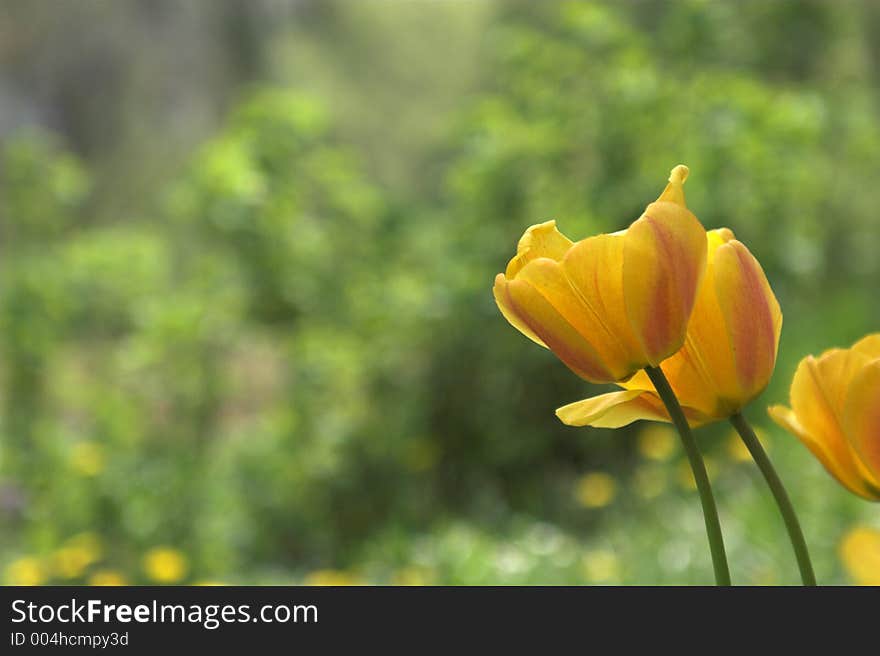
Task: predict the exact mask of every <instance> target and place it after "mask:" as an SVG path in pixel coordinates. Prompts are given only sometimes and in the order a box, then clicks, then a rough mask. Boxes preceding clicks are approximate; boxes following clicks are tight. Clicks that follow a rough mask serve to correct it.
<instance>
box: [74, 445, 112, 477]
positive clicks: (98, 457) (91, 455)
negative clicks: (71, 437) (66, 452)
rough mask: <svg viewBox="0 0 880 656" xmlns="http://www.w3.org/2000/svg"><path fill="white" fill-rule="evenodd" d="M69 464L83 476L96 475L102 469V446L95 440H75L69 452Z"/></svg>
mask: <svg viewBox="0 0 880 656" xmlns="http://www.w3.org/2000/svg"><path fill="white" fill-rule="evenodd" d="M70 464H71V466H72V467H73V469H74V471H76V472H78V473H79V474H82V475H83V476H97V475H98V474H100V473H101V472H102V471H104V448H103V447H102V446H101V445H100V444H98V443H97V442H92V441H86V442H77V443H76V444H74V445H73V449H72V450H71V453H70Z"/></svg>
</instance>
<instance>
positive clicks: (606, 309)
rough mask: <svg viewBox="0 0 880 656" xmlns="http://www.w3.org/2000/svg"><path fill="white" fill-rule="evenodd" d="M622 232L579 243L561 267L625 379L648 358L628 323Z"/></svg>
mask: <svg viewBox="0 0 880 656" xmlns="http://www.w3.org/2000/svg"><path fill="white" fill-rule="evenodd" d="M624 242H625V237H624V235H622V234H613V235H598V236H596V237H590V238H589V239H584V240H583V241H580V242H578V243H577V244H575V245H574V246H572V247H571V249H569V251H568V252H567V253H566V254H565V257H564V258H563V260H562V269H563V271H564V273H565V276H566V277H567V278H568V280H569V282H570V284H571V287H572V289H574V290H575V293H576V294H577V296H578V297H579V299H580V301H581V302H582V304H583V306H584V307H586V308H587V309H588V312H589V313H590V316H591V319H592V321H593V325H592V326H590V330H591V333H590V334H594V335H597V336H601V337H600V339H601V342H602V346H601V349H600V350H601V352H602V353H603V355H606V354H607V358H608V359H609V360H610V361H614V362H615V363H617V364H616V369H617V373H618V374H619V377H620V378H624V377H626V376H628V375H630V374H632V373H633V372H634V371H636V370H638V369H640V368H641V367H643V366H644V365H645V364H646V363H647V360H646V357H645V354H644V351H643V350H642V347H641V344H640V342H639V341H638V339H637V338H636V336H635V334H634V333H633V331H632V328H631V327H630V325H629V319H628V318H627V315H626V307H625V303H624V298H623V277H622V275H621V271H622V267H623V247H624Z"/></svg>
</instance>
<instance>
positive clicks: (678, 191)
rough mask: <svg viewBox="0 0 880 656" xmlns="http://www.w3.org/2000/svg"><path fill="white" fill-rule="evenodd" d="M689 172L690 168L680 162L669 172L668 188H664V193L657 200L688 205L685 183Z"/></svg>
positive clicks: (683, 205)
mask: <svg viewBox="0 0 880 656" xmlns="http://www.w3.org/2000/svg"><path fill="white" fill-rule="evenodd" d="M689 173H690V169H689V168H688V167H686V166H685V165H684V164H679V165H678V166H676V167H675V168H674V169H672V171H671V172H670V174H669V184H668V185H666V189H664V190H663V193H662V194H660V197H659V198H658V199H657V200H663V201H669V202H670V203H676V204H677V205H681V206H682V207H687V204H686V203H685V199H684V183H685V180H687V178H688V174H689Z"/></svg>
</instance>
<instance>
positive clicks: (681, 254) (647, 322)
mask: <svg viewBox="0 0 880 656" xmlns="http://www.w3.org/2000/svg"><path fill="white" fill-rule="evenodd" d="M705 269H706V231H705V230H704V229H703V226H702V225H700V222H699V221H698V220H697V217H695V216H694V215H693V214H691V212H689V211H688V210H687V209H686V208H685V207H683V206H681V205H679V204H677V203H674V202H669V201H657V202H654V203H651V204H650V205H648V207H647V209H646V210H645V213H644V214H643V215H642V216H641V217H640V218H639V219H637V220H636V221H635V222H634V223H633V224H632V225H631V226H630V227H629V229H627V231H626V233H625V243H624V249H623V295H624V300H625V307H626V313H627V316H628V317H629V321H630V325H631V326H632V328H633V332H634V333H635V335H636V337H637V338H638V339H639V341H640V342H641V344H642V345H643V348H644V352H645V355H646V357H647V360H648V363H650V364H652V365H655V366H656V365H658V364H660V362H662V361H663V360H665V359H666V358H667V357H669V356H670V355H672V354H673V353H675V352H676V351H677V350H678V349H679V348H681V346H682V344H684V339H685V331H686V329H687V323H688V319H689V318H690V316H691V311H692V310H693V306H694V301H695V299H696V295H697V290H698V288H699V285H700V281H701V280H702V277H703V274H704V272H705Z"/></svg>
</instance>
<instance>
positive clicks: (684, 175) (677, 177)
mask: <svg viewBox="0 0 880 656" xmlns="http://www.w3.org/2000/svg"><path fill="white" fill-rule="evenodd" d="M690 172H691V170H690V169H689V168H688V167H687V166H685V165H684V164H679V165H678V166H676V167H675V168H673V169H672V171H671V172H670V173H669V182H671V183H672V184H679V185H683V184H684V183H685V180H687V179H688V175H690Z"/></svg>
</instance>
